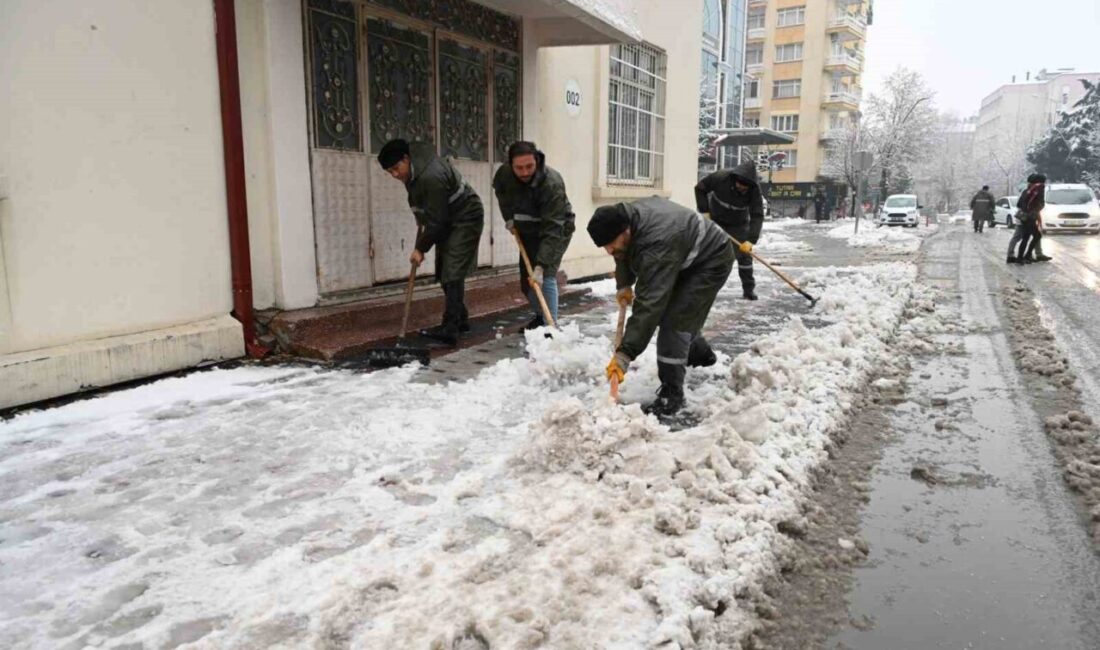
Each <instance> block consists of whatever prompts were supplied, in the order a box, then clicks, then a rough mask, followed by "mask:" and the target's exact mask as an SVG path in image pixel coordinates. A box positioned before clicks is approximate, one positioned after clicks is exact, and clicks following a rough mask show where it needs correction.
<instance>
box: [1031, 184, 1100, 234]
mask: <svg viewBox="0 0 1100 650" xmlns="http://www.w3.org/2000/svg"><path fill="white" fill-rule="evenodd" d="M1046 203H1047V204H1046V207H1045V208H1043V213H1042V214H1043V229H1044V230H1045V231H1046V232H1048V233H1054V232H1088V233H1090V234H1093V235H1095V234H1097V233H1100V202H1097V200H1096V195H1095V194H1093V192H1092V189H1091V188H1089V186H1088V185H1084V184H1081V183H1054V184H1052V185H1048V186H1047V193H1046Z"/></svg>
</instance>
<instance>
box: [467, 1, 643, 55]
mask: <svg viewBox="0 0 1100 650" xmlns="http://www.w3.org/2000/svg"><path fill="white" fill-rule="evenodd" d="M475 1H476V2H477V3H478V4H482V5H485V6H486V7H489V8H491V9H496V10H497V11H502V12H504V13H507V14H512V15H513V16H520V17H522V18H523V19H524V20H525V21H526V20H530V21H532V22H533V23H534V37H535V43H536V44H537V45H538V46H539V47H557V46H568V45H606V44H608V43H634V42H637V41H640V40H642V30H641V29H639V28H638V21H637V17H636V14H637V10H636V9H635V8H634V3H633V2H632V1H631V0H475Z"/></svg>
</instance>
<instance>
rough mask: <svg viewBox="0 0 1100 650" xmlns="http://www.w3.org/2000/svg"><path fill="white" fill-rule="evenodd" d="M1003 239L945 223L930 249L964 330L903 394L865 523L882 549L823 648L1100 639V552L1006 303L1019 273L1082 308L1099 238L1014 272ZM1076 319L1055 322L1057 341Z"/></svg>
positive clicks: (931, 270) (930, 267)
mask: <svg viewBox="0 0 1100 650" xmlns="http://www.w3.org/2000/svg"><path fill="white" fill-rule="evenodd" d="M1001 238H1003V239H1004V246H1005V247H1007V233H994V234H992V236H990V233H987V234H986V236H985V238H984V239H979V238H977V236H974V235H972V234H971V233H969V232H967V231H966V230H965V229H964V228H962V227H955V228H952V227H949V230H948V231H947V232H944V233H941V235H939V236H937V237H935V238H933V239H931V240H929V241H928V242H926V244H925V247H926V249H925V255H924V263H923V265H922V271H923V276H924V278H925V280H926V281H928V282H931V283H933V284H935V285H938V286H939V287H940V289H941V290H942V291H943V292H944V295H945V299H949V300H957V301H958V303H957V305H958V308H959V317H960V322H965V323H967V327H966V328H965V330H964V333H956V334H943V335H940V337H939V339H938V341H937V342H938V343H939V344H940V345H941V346H942V349H941V351H940V352H939V353H938V354H932V355H927V356H923V357H920V358H916V359H914V360H913V362H912V371H911V376H910V377H909V380H908V385H909V391H908V393H907V395H906V401H904V402H902V403H900V404H898V405H897V406H895V407H893V408H892V410H891V411H890V412H889V413H888V423H889V425H888V426H889V427H890V429H891V432H890V435H889V438H890V439H891V442H890V443H888V444H887V446H886V448H885V450H884V456H883V459H882V461H881V462H880V463H879V464H878V466H877V467H876V468H875V470H874V472H873V475H872V478H871V481H870V488H871V489H870V503H869V504H868V506H867V508H866V510H865V512H864V516H863V521H862V526H861V534H862V536H863V538H864V539H865V540H866V541H867V542H868V543H869V545H870V549H871V553H870V557H869V560H868V562H867V563H866V565H864V566H862V567H860V568H857V569H856V570H855V572H854V579H855V587H854V589H853V590H852V591H851V593H850V594H849V597H848V600H849V618H850V620H851V621H852V622H853V624H852V625H849V626H845V627H844V628H843V629H841V630H840V631H839V632H838V633H837V634H836V635H835V636H834V637H833V638H832V639H831V640H830V641H829V642H828V643H827V644H826V645H827V647H843V648H852V649H856V650H858V649H867V650H871V649H875V650H879V649H883V648H891V649H904V648H913V649H922V648H1067V649H1077V648H1080V649H1086V648H1097V647H1100V601H1098V597H1100V556H1098V555H1097V554H1096V552H1095V551H1094V550H1093V547H1092V544H1091V540H1090V539H1089V536H1088V533H1087V530H1086V527H1085V526H1084V525H1083V523H1084V522H1083V518H1082V513H1081V512H1080V510H1079V508H1078V506H1077V504H1076V502H1075V500H1074V497H1073V495H1072V494H1070V493H1069V490H1068V489H1067V487H1066V485H1065V483H1064V482H1063V480H1062V477H1061V472H1060V469H1059V468H1058V466H1057V462H1056V460H1055V458H1054V456H1053V454H1052V451H1051V444H1050V442H1049V441H1048V440H1047V438H1046V436H1045V434H1044V431H1043V424H1042V420H1041V418H1040V415H1039V414H1038V413H1037V412H1036V409H1035V408H1033V405H1032V403H1031V400H1029V399H1028V398H1027V397H1026V396H1027V395H1028V391H1029V390H1032V389H1033V388H1031V387H1029V386H1028V385H1026V384H1025V380H1024V379H1023V378H1021V376H1020V374H1019V373H1018V371H1017V368H1016V360H1015V358H1014V356H1013V351H1012V349H1011V348H1010V344H1009V341H1008V339H1007V337H1006V332H1005V325H1004V323H1005V320H1004V317H1003V314H1001V313H1000V311H999V310H1000V309H1001V308H1000V306H999V304H998V303H999V296H1000V291H1001V288H1002V284H1005V283H1008V284H1009V285H1012V284H1014V283H1015V280H1014V278H1013V276H1017V277H1021V278H1023V279H1024V280H1025V281H1026V282H1028V284H1034V285H1035V290H1036V293H1037V294H1038V295H1039V296H1040V299H1041V300H1043V299H1044V298H1046V299H1051V298H1054V297H1057V298H1060V299H1061V301H1064V302H1058V303H1057V306H1056V307H1055V308H1054V309H1052V312H1055V311H1057V312H1058V316H1056V317H1055V320H1057V318H1060V317H1062V315H1063V314H1072V316H1071V318H1083V317H1085V314H1086V313H1087V311H1088V309H1089V306H1088V297H1087V296H1086V294H1085V291H1083V290H1082V288H1081V287H1083V286H1084V285H1082V282H1081V280H1082V279H1083V278H1087V277H1088V275H1087V273H1085V272H1084V271H1083V269H1082V266H1087V263H1086V262H1085V261H1082V259H1081V258H1082V257H1085V258H1086V259H1091V258H1089V257H1088V256H1089V255H1090V254H1091V251H1092V250H1093V248H1092V245H1091V244H1090V243H1089V242H1067V243H1066V244H1062V243H1061V242H1060V241H1059V242H1058V243H1057V244H1051V245H1048V251H1047V252H1048V254H1051V255H1054V256H1056V258H1062V260H1063V261H1062V266H1050V267H1047V268H1045V269H1044V268H1040V267H1038V266H1035V265H1033V266H1030V267H1023V268H1016V267H1013V268H1012V269H1005V268H1004V259H1003V253H1002V254H1001V255H996V254H995V253H996V252H997V249H999V248H1001V247H1000V246H998V245H997V244H998V240H999V239H1001ZM1001 250H1003V249H1001ZM1029 273H1030V276H1029V275H1028V274H1029ZM1074 283H1076V284H1077V286H1074ZM1044 304H1045V303H1044ZM1095 305H1096V299H1095V294H1092V309H1091V311H1092V312H1093V313H1095V312H1096V309H1095ZM1093 319H1094V320H1095V317H1094V318H1093ZM1066 327H1073V325H1072V321H1071V322H1070V323H1061V324H1058V325H1056V326H1055V330H1056V331H1057V332H1059V338H1061V336H1060V334H1061V332H1060V330H1061V329H1065V328H1066ZM1091 337H1092V334H1091V333H1090V334H1089V335H1087V336H1086V335H1083V334H1082V335H1081V336H1080V337H1078V339H1076V342H1074V343H1073V344H1072V345H1074V346H1078V345H1084V346H1090V345H1092V343H1091ZM1092 347H1093V350H1096V349H1097V348H1096V347H1095V346H1094V345H1092ZM1070 356H1071V357H1073V356H1074V355H1072V354H1071V355H1070ZM1088 358H1089V357H1085V359H1086V365H1085V367H1084V368H1083V370H1085V371H1087V370H1088V369H1089V368H1088V366H1087V363H1088V362H1087V359H1088Z"/></svg>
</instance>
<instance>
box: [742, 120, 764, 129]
mask: <svg viewBox="0 0 1100 650" xmlns="http://www.w3.org/2000/svg"><path fill="white" fill-rule="evenodd" d="M744 124H745V128H746V129H759V128H760V118H759V117H746V118H745V122H744Z"/></svg>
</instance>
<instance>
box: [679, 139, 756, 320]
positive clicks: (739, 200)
mask: <svg viewBox="0 0 1100 650" xmlns="http://www.w3.org/2000/svg"><path fill="white" fill-rule="evenodd" d="M695 208H696V209H697V210H698V211H699V212H701V213H703V214H704V215H710V218H711V219H712V220H713V221H714V223H716V224H718V225H719V226H721V227H722V230H724V231H726V233H727V234H729V235H731V236H732V237H733V238H735V239H736V240H737V241H739V242H741V246H740V248H739V249H738V251H737V275H738V276H739V277H740V278H741V292H742V294H743V295H744V297H745V299H747V300H756V279H755V278H753V273H752V255H751V253H752V247H753V246H755V245H756V242H758V241H759V240H760V231H761V230H762V229H763V227H764V200H763V196H762V195H761V193H760V185H759V183H758V181H757V177H756V163H754V162H752V161H748V162H744V163H741V164H740V165H738V166H737V167H734V168H733V169H723V170H719V171H716V172H714V173H713V174H710V175H708V176H706V177H705V178H703V180H701V181H699V184H698V185H696V186H695Z"/></svg>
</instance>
